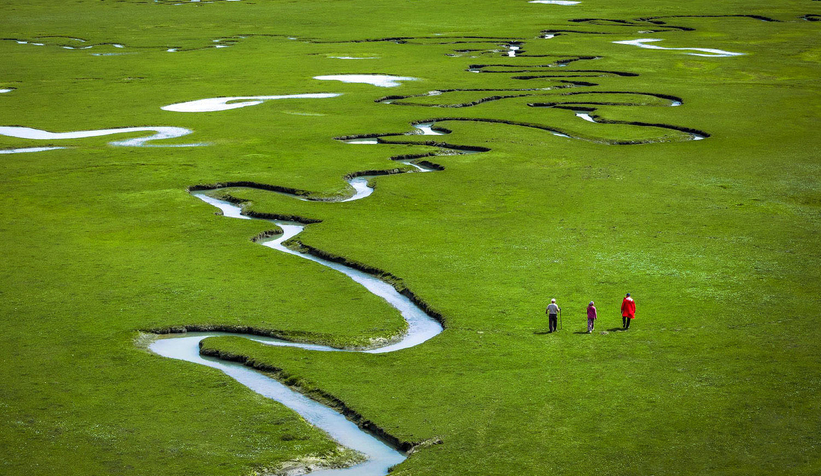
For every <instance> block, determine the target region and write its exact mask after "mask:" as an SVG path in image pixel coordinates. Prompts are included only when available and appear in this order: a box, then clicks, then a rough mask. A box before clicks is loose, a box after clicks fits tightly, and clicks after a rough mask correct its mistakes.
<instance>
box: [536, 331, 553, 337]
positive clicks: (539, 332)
mask: <svg viewBox="0 0 821 476" xmlns="http://www.w3.org/2000/svg"><path fill="white" fill-rule="evenodd" d="M533 333H534V334H536V335H537V336H543V335H546V334H552V332H550V331H546V330H540V331H533Z"/></svg>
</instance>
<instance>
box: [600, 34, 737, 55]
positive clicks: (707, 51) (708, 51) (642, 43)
mask: <svg viewBox="0 0 821 476" xmlns="http://www.w3.org/2000/svg"><path fill="white" fill-rule="evenodd" d="M657 41H663V40H661V39H659V38H641V39H638V40H625V41H614V42H613V43H615V44H617V45H632V46H638V47H639V48H647V49H650V50H679V51H700V53H684V54H686V55H692V56H704V57H706V58H727V57H729V56H742V55H744V53H734V52H732V51H724V50H718V49H715V48H666V47H664V46H658V45H648V44H647V43H655V42H657Z"/></svg>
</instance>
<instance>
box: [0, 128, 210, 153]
mask: <svg viewBox="0 0 821 476" xmlns="http://www.w3.org/2000/svg"><path fill="white" fill-rule="evenodd" d="M133 132H153V133H154V134H153V135H151V136H148V137H137V138H134V139H126V140H120V141H114V142H109V144H111V145H116V146H122V147H200V146H204V145H207V144H163V145H155V144H146V142H149V141H154V140H163V139H176V138H177V137H182V136H185V135H188V134H190V133H191V132H193V131H191V130H190V129H185V128H183V127H122V128H117V129H98V130H93V131H73V132H49V131H44V130H41V129H33V128H31V127H19V126H0V135H3V136H7V137H16V138H18V139H34V140H67V139H84V138H88V137H100V136H108V135H113V134H127V133H133ZM38 149H39V150H53V149H55V148H54V147H40V148H28V149H14V150H17V151H19V152H36V151H38Z"/></svg>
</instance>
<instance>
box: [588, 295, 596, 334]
mask: <svg viewBox="0 0 821 476" xmlns="http://www.w3.org/2000/svg"><path fill="white" fill-rule="evenodd" d="M596 317H597V316H596V306H594V305H593V301H590V304H588V305H587V333H588V334H592V333H593V324H595V322H596Z"/></svg>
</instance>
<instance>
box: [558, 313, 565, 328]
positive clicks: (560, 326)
mask: <svg viewBox="0 0 821 476" xmlns="http://www.w3.org/2000/svg"><path fill="white" fill-rule="evenodd" d="M559 329H560V330H564V322H562V310H561V309H559Z"/></svg>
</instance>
